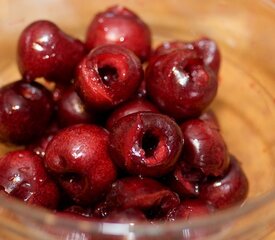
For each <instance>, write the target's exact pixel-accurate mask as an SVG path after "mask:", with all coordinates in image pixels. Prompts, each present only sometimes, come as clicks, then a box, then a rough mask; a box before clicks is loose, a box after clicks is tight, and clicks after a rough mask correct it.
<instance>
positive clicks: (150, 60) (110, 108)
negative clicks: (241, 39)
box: [0, 6, 248, 222]
mask: <svg viewBox="0 0 275 240" xmlns="http://www.w3.org/2000/svg"><path fill="white" fill-rule="evenodd" d="M17 53H18V56H17V57H18V66H19V70H20V72H21V74H22V80H20V81H16V82H13V83H10V84H8V85H6V86H3V87H2V88H1V89H0V138H1V140H2V141H3V142H11V143H14V144H20V145H25V149H23V150H16V151H13V152H10V153H7V154H6V155H5V156H3V157H2V158H1V160H0V186H1V191H2V192H3V194H7V195H10V196H13V197H16V198H19V199H22V200H23V201H25V202H27V203H29V204H33V205H38V206H43V207H46V208H49V209H53V210H54V211H55V212H56V213H60V214H65V215H69V216H72V217H79V218H85V219H86V220H87V219H90V220H91V221H94V220H95V219H97V220H98V221H102V220H103V221H115V222H132V221H140V220H142V221H145V220H148V221H151V222H153V221H157V220H162V221H174V220H175V219H188V218H189V217H192V216H198V215H203V214H210V213H212V212H214V211H215V210H216V209H223V208H227V207H230V206H232V205H234V204H238V203H241V202H242V201H243V200H244V199H245V197H246V195H247V191H248V182H247V179H246V176H245V175H244V172H243V171H242V169H241V166H240V163H239V162H238V161H237V160H236V158H235V157H233V156H232V155H231V154H230V153H229V152H228V149H227V146H226V144H225V142H224V139H223V137H222V135H221V132H220V128H219V123H218V121H217V119H216V117H215V115H214V113H213V112H211V111H210V110H208V107H209V105H210V103H211V102H212V101H213V99H214V97H215V96H216V93H217V89H218V73H219V67H220V53H219V50H218V47H217V45H216V43H215V42H214V41H213V40H211V39H208V38H202V39H199V40H196V41H194V42H183V41H175V42H165V43H162V44H161V45H160V46H159V47H157V48H156V49H155V50H152V49H151V32H150V29H149V27H148V26H147V24H145V23H144V22H143V21H142V20H141V19H140V18H139V17H138V16H137V15H136V14H135V13H133V12H132V11H130V10H128V9H126V8H123V7H120V6H115V7H111V8H109V9H107V10H106V11H104V12H102V13H99V14H97V15H96V16H95V18H94V19H93V20H92V22H91V24H90V26H89V28H88V31H87V36H86V42H85V43H83V42H81V41H80V40H77V39H75V38H73V37H71V36H68V35H67V34H65V33H64V32H62V31H61V30H60V29H59V28H58V27H57V26H56V25H55V24H54V23H51V22H49V21H36V22H34V23H32V24H30V25H29V26H28V27H26V28H25V29H24V31H23V32H22V34H21V36H20V39H19V42H18V51H17ZM144 69H145V70H144ZM41 78H43V79H44V80H43V81H42V83H41V81H36V80H37V79H41ZM49 82H52V83H53V84H48V83H49ZM49 86H51V87H49ZM52 86H54V87H52Z"/></svg>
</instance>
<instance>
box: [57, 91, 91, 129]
mask: <svg viewBox="0 0 275 240" xmlns="http://www.w3.org/2000/svg"><path fill="white" fill-rule="evenodd" d="M57 119H58V123H59V125H60V127H68V126H71V125H74V124H79V123H93V122H95V113H92V112H91V111H88V110H87V108H86V107H85V105H84V103H83V101H82V100H81V99H80V97H79V96H78V94H77V93H76V92H75V90H74V88H73V87H70V88H68V89H66V90H64V91H63V92H62V93H61V95H60V97H59V100H58V101H57Z"/></svg>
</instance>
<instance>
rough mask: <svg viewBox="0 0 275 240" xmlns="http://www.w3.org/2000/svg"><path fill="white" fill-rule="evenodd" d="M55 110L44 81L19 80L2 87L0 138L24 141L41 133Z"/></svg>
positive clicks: (0, 91)
mask: <svg viewBox="0 0 275 240" xmlns="http://www.w3.org/2000/svg"><path fill="white" fill-rule="evenodd" d="M52 112H53V101H52V95H51V93H50V92H49V91H48V90H47V89H46V88H45V87H43V86H42V85H41V84H39V83H36V82H32V83H27V82H25V81H22V80H21V81H16V82H13V83H9V84H7V85H5V86H3V87H1V88H0V139H1V140H2V141H8V142H13V143H16V144H23V143H28V142H30V141H33V140H34V139H36V138H38V137H39V136H41V135H42V133H43V132H44V131H45V129H46V127H47V125H48V124H49V121H50V118H51V116H52Z"/></svg>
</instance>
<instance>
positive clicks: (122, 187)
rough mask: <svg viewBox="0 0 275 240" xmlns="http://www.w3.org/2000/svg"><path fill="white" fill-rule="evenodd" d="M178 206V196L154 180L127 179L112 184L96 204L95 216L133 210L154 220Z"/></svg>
mask: <svg viewBox="0 0 275 240" xmlns="http://www.w3.org/2000/svg"><path fill="white" fill-rule="evenodd" d="M178 205H179V198H178V196H177V195H176V194H175V193H173V192H172V191H170V190H169V189H168V188H166V187H164V186H163V185H161V184H160V183H159V182H157V181H156V180H153V179H150V178H139V177H127V178H122V179H119V180H117V181H116V182H114V183H113V185H112V188H111V189H110V191H109V192H108V193H107V195H106V198H105V200H104V201H103V202H101V203H100V204H98V206H97V208H96V210H95V216H99V217H104V216H107V215H109V214H110V212H112V211H114V210H125V209H129V208H134V209H138V210H141V211H143V212H144V213H145V214H146V215H147V217H149V218H155V217H159V216H162V215H166V214H167V213H168V212H169V211H170V210H171V209H173V208H175V207H176V206H178Z"/></svg>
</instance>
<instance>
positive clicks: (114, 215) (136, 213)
mask: <svg viewBox="0 0 275 240" xmlns="http://www.w3.org/2000/svg"><path fill="white" fill-rule="evenodd" d="M103 221H104V222H113V223H136V222H141V221H147V218H146V216H145V215H144V213H143V212H142V211H141V210H138V209H134V208H127V209H124V210H115V211H113V212H111V213H110V214H109V215H108V216H107V217H106V218H104V219H103Z"/></svg>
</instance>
